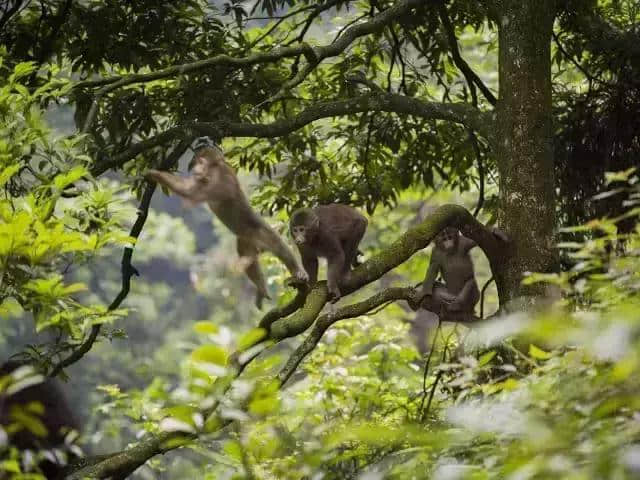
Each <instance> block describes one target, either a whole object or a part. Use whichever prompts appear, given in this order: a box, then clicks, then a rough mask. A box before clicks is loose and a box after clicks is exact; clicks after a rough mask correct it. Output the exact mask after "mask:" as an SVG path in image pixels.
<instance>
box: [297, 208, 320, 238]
mask: <svg viewBox="0 0 640 480" xmlns="http://www.w3.org/2000/svg"><path fill="white" fill-rule="evenodd" d="M319 228H320V219H319V218H318V216H317V215H315V214H314V213H313V212H311V211H299V212H297V213H294V215H293V216H292V217H291V225H290V230H291V236H292V237H293V241H294V242H295V243H296V244H297V245H303V244H305V243H311V242H312V241H313V239H314V238H315V237H316V236H317V235H318V229H319Z"/></svg>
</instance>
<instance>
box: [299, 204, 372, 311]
mask: <svg viewBox="0 0 640 480" xmlns="http://www.w3.org/2000/svg"><path fill="white" fill-rule="evenodd" d="M367 224H368V221H367V219H366V218H365V217H364V216H363V215H362V214H361V213H360V212H358V211H357V210H356V209H355V208H353V207H350V206H348V205H341V204H337V203H333V204H330V205H320V206H318V207H315V208H313V209H310V208H301V209H299V210H296V211H295V212H293V214H292V215H291V219H290V221H289V229H290V231H291V236H292V237H293V240H294V242H295V243H296V245H297V246H298V250H300V255H301V257H302V265H303V266H304V269H305V270H306V272H307V274H308V275H309V281H310V283H311V284H314V283H315V282H316V281H317V280H318V257H324V258H326V259H327V288H328V290H329V297H330V299H331V300H332V301H334V302H335V301H337V300H338V299H339V298H340V296H341V293H340V284H341V283H342V282H343V281H344V279H345V277H346V276H348V275H349V272H350V269H351V266H354V265H357V259H356V257H357V255H358V244H359V243H360V240H362V237H363V236H364V232H365V230H366V229H367Z"/></svg>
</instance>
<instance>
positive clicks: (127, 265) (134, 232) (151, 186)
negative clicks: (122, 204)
mask: <svg viewBox="0 0 640 480" xmlns="http://www.w3.org/2000/svg"><path fill="white" fill-rule="evenodd" d="M189 143H190V141H187V140H183V141H182V142H181V143H180V144H178V145H177V146H176V148H174V150H173V151H172V152H171V154H169V155H167V157H166V158H165V159H164V160H163V162H162V165H161V167H160V168H161V169H163V170H166V169H168V168H170V167H171V166H173V165H174V164H175V163H176V162H177V161H178V160H179V159H180V157H181V156H182V154H183V153H184V152H185V150H186V149H187V148H188V147H189ZM155 189H156V183H155V182H153V183H148V184H147V187H146V189H145V191H144V193H143V195H142V199H141V200H140V206H139V207H138V217H137V218H136V221H135V223H134V224H133V227H131V231H130V232H129V236H130V237H133V238H135V239H136V240H137V239H138V237H139V236H140V233H141V232H142V228H143V227H144V224H145V222H146V221H147V215H148V213H149V206H150V204H151V198H152V197H153V193H154V192H155ZM133 248H134V247H125V248H124V253H123V254H122V267H121V271H122V287H121V289H120V292H119V293H118V295H117V296H116V298H114V299H113V301H112V302H111V304H110V305H109V311H112V310H115V309H117V308H118V307H120V305H121V304H122V302H123V301H124V300H125V298H127V296H128V295H129V290H130V288H131V277H133V276H134V275H139V273H138V271H137V270H136V269H135V267H134V266H133V265H132V264H131V259H132V257H133ZM101 327H102V325H101V324H99V323H98V324H96V325H93V326H92V327H91V332H90V333H89V336H88V337H87V338H86V339H85V340H84V341H83V342H82V343H81V344H80V345H79V346H78V347H77V348H76V349H75V350H74V351H73V352H71V354H70V355H69V356H68V357H66V358H64V359H63V360H61V361H60V362H59V363H58V364H57V365H55V366H54V367H53V369H52V370H51V373H49V374H48V376H49V377H55V376H57V375H58V374H59V373H60V372H62V370H63V369H65V368H67V367H69V366H71V365H73V364H74V363H76V362H77V361H78V360H80V359H81V358H82V357H84V355H85V354H86V353H87V352H89V350H91V348H92V347H93V344H94V343H95V341H96V339H97V338H98V335H99V333H100V329H101Z"/></svg>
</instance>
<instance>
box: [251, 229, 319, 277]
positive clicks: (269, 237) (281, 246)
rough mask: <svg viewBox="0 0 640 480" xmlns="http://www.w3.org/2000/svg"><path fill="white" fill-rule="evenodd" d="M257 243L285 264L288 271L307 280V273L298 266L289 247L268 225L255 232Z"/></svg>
mask: <svg viewBox="0 0 640 480" xmlns="http://www.w3.org/2000/svg"><path fill="white" fill-rule="evenodd" d="M256 239H257V243H258V245H259V246H260V248H262V249H263V250H268V251H270V252H271V253H273V254H274V255H275V256H276V257H278V258H279V259H280V261H281V262H282V263H284V264H285V266H286V267H287V270H289V273H291V275H292V276H293V277H294V278H296V279H297V280H301V281H303V282H307V281H308V280H309V276H308V275H307V273H306V272H305V271H304V270H303V269H302V268H301V267H300V264H299V263H298V261H297V260H296V257H295V256H294V254H293V252H292V251H291V249H290V248H289V247H288V246H287V244H286V243H284V240H282V238H281V237H280V235H278V234H277V233H276V232H275V231H273V230H272V229H271V228H270V227H269V226H268V225H264V226H262V227H261V228H260V229H259V230H258V231H257V232H256Z"/></svg>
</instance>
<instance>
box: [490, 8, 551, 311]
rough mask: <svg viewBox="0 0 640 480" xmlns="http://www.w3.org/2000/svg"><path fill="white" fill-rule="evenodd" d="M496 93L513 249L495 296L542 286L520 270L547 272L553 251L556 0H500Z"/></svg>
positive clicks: (503, 212) (503, 196)
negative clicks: (527, 281) (529, 284)
mask: <svg viewBox="0 0 640 480" xmlns="http://www.w3.org/2000/svg"><path fill="white" fill-rule="evenodd" d="M497 3H498V7H499V8H498V10H497V12H498V13H497V14H498V15H499V18H497V21H498V25H499V42H500V57H499V61H500V73H499V75H500V76H499V78H500V99H499V102H498V105H497V108H496V115H497V125H498V129H497V136H496V139H495V145H494V148H495V151H496V155H497V159H498V170H499V174H500V211H499V220H500V225H501V227H502V228H504V229H505V230H506V232H508V234H509V235H510V236H511V238H512V240H513V243H512V244H513V247H514V248H513V251H512V252H511V255H509V256H508V257H507V258H506V259H505V265H504V267H505V268H504V270H503V271H502V272H500V273H499V274H498V275H497V278H496V283H497V286H498V292H499V294H500V301H501V303H504V302H505V301H509V300H511V299H513V298H515V297H517V296H520V295H528V294H540V293H542V292H541V291H540V289H539V288H536V289H535V290H531V289H524V288H522V287H521V285H520V282H521V280H522V275H523V273H524V272H528V271H530V272H548V271H550V270H553V269H554V268H555V266H556V260H555V259H556V255H555V253H554V226H555V199H554V197H555V195H554V186H555V182H554V171H553V143H552V135H553V129H552V110H551V46H550V45H551V32H552V28H553V21H554V17H555V0H498V2H497Z"/></svg>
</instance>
